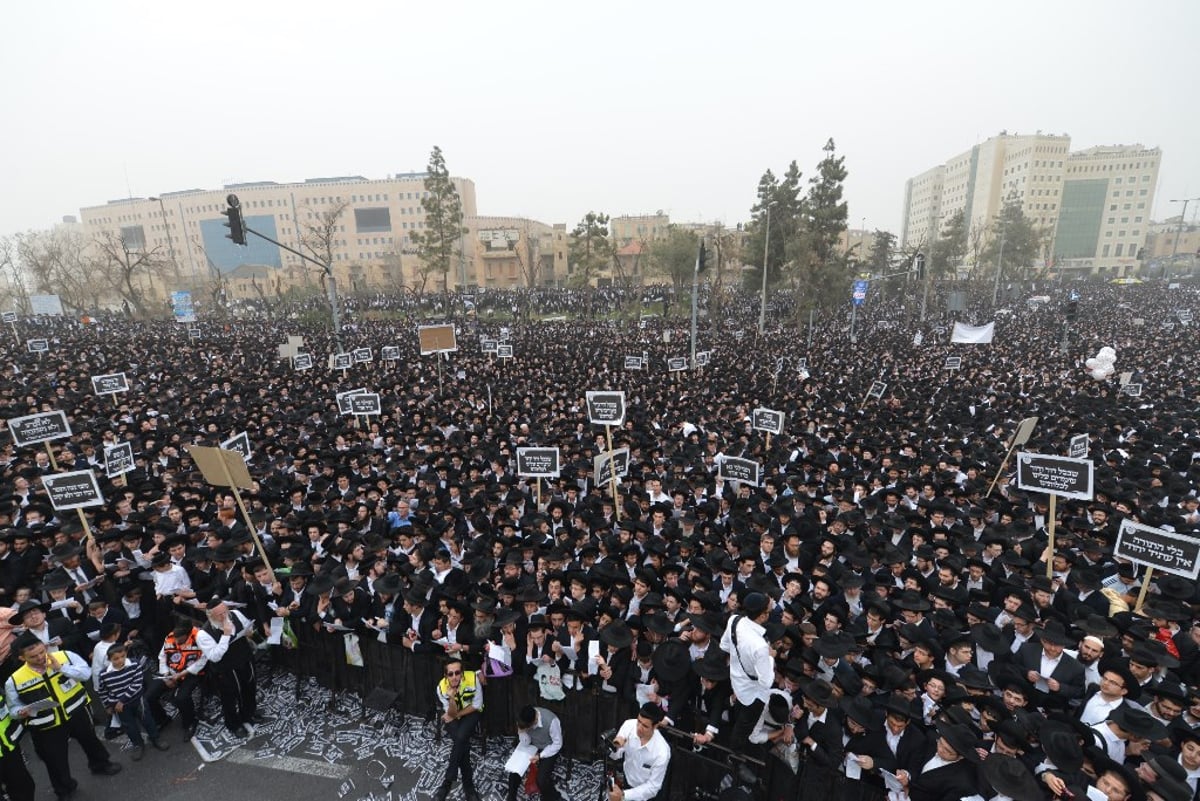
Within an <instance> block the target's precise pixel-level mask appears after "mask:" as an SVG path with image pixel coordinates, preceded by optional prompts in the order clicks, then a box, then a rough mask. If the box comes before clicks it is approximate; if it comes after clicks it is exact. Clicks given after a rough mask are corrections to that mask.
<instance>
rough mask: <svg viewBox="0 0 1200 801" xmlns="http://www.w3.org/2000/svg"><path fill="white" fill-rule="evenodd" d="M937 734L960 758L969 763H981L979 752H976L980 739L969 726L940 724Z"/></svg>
mask: <svg viewBox="0 0 1200 801" xmlns="http://www.w3.org/2000/svg"><path fill="white" fill-rule="evenodd" d="M937 733H938V736H940V737H941V738H942V739H944V740H945V741H946V742H947V743H949V744H950V747H951V748H953V749H954V752H955V753H957V754H958V755H959V756H960V757H962V758H963V759H965V760H967V761H968V762H979V752H977V751H976V750H975V749H976V748H977V747H978V746H979V738H978V737H976V736H975V734H974V733H973V732H972V731H971V728H970V727H969V726H964V725H963V724H961V723H940V724H938V727H937Z"/></svg>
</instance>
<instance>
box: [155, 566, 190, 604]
mask: <svg viewBox="0 0 1200 801" xmlns="http://www.w3.org/2000/svg"><path fill="white" fill-rule="evenodd" d="M153 574H154V594H155V595H157V596H158V597H159V598H163V597H166V596H167V595H170V594H171V593H173V592H175V591H176V590H190V589H191V588H192V580H191V579H190V578H188V574H187V571H186V570H184V569H183V568H182V567H180V566H179V565H176V564H172V565H171V566H170V568H168V569H167V570H154V571H153Z"/></svg>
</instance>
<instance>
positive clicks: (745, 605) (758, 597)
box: [741, 592, 768, 618]
mask: <svg viewBox="0 0 1200 801" xmlns="http://www.w3.org/2000/svg"><path fill="white" fill-rule="evenodd" d="M767 606H768V603H767V596H765V595H763V594H762V593H761V592H752V593H749V594H748V595H746V597H745V598H744V599H743V600H742V605H741V609H742V611H743V612H745V613H746V615H748V616H749V617H751V618H754V617H758V616H759V615H761V614H762V613H763V612H765V611H767Z"/></svg>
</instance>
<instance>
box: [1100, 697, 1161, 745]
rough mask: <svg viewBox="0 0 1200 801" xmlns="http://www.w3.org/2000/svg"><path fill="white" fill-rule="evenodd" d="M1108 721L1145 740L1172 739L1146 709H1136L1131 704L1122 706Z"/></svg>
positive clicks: (1114, 710) (1117, 708)
mask: <svg viewBox="0 0 1200 801" xmlns="http://www.w3.org/2000/svg"><path fill="white" fill-rule="evenodd" d="M1108 720H1110V721H1112V722H1113V723H1115V724H1117V725H1118V726H1120V727H1121V728H1122V729H1124V730H1125V731H1127V732H1129V733H1130V734H1132V735H1134V736H1135V737H1139V738H1141V739H1144V740H1150V741H1152V742H1153V741H1155V740H1164V739H1166V738H1167V737H1170V734H1169V733H1168V732H1167V727H1166V726H1164V725H1163V724H1162V723H1160V722H1159V721H1157V720H1155V719H1154V718H1153V717H1152V716H1151V715H1150V713H1149V712H1147V711H1145V710H1144V709H1137V708H1134V707H1133V706H1132V705H1130V704H1121V705H1119V706H1117V707H1116V708H1115V709H1113V710H1112V711H1111V712H1109V713H1108Z"/></svg>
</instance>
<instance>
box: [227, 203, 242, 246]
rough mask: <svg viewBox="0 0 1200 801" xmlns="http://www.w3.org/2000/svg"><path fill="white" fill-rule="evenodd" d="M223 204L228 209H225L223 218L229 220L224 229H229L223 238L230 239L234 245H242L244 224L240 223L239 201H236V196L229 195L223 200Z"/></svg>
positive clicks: (240, 207)
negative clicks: (225, 204)
mask: <svg viewBox="0 0 1200 801" xmlns="http://www.w3.org/2000/svg"><path fill="white" fill-rule="evenodd" d="M225 202H226V203H228V204H229V208H227V209H225V216H226V217H227V218H229V222H227V223H225V227H226V228H228V229H229V233H227V234H225V236H227V237H229V238H230V239H232V240H233V244H235V245H244V244H246V224H245V223H244V222H242V204H241V201H239V200H238V196H237V195H230V196H229V197H227V198H225Z"/></svg>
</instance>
